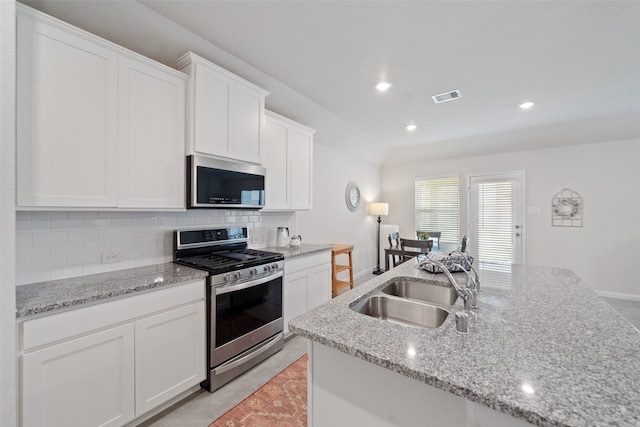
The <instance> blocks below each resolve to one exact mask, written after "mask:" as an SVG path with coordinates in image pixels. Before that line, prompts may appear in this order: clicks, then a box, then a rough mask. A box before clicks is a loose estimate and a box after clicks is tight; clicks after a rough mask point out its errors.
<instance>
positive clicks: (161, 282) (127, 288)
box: [16, 263, 207, 318]
mask: <svg viewBox="0 0 640 427" xmlns="http://www.w3.org/2000/svg"><path fill="white" fill-rule="evenodd" d="M205 277H207V273H206V272H205V271H202V270H196V269H194V268H190V267H185V266H181V265H178V264H174V263H167V264H158V265H150V266H146V267H138V268H130V269H127V270H119V271H113V272H109V273H100V274H92V275H89V276H79V277H70V278H68V279H60V280H51V281H47V282H40V283H31V284H28V285H20V286H17V287H16V317H17V318H23V317H27V316H34V315H38V314H52V313H53V312H55V311H56V310H62V309H70V308H79V306H81V305H83V304H89V303H95V302H103V301H106V300H108V299H113V298H117V297H122V296H125V295H129V294H133V293H136V292H143V291H148V290H152V289H155V288H162V287H169V286H174V285H178V284H180V283H185V282H191V281H194V280H198V279H203V278H205Z"/></svg>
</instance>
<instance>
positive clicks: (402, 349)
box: [289, 261, 640, 427]
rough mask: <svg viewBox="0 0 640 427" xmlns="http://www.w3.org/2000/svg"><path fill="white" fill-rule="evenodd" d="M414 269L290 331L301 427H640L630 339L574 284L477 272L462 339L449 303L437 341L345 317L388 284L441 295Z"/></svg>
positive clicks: (433, 335)
mask: <svg viewBox="0 0 640 427" xmlns="http://www.w3.org/2000/svg"><path fill="white" fill-rule="evenodd" d="M414 265H415V262H414V261H409V262H407V263H405V264H402V265H400V266H399V267H396V268H394V269H392V270H390V271H388V272H386V273H385V274H383V275H380V276H378V277H375V278H374V279H372V280H370V281H368V282H366V283H364V284H362V285H360V286H358V287H356V288H355V289H353V290H351V291H350V292H347V293H345V294H342V295H340V296H339V297H337V298H335V299H333V300H331V301H330V302H328V303H326V304H324V305H322V306H320V307H317V308H315V309H314V310H311V311H309V312H308V313H306V314H304V315H302V316H299V317H297V318H295V319H293V320H292V321H291V322H290V323H289V328H290V330H291V331H293V332H294V333H296V334H298V335H301V336H303V337H306V338H308V339H309V340H310V346H309V348H310V351H309V355H310V362H309V373H310V381H309V421H310V423H309V425H313V426H315V427H321V426H330V425H367V426H400V425H402V426H405V425H433V426H443V425H446V426H523V425H529V424H533V425H539V426H609V425H610V426H614V425H615V426H638V425H640V333H639V332H638V330H636V329H635V328H634V327H633V326H632V325H631V324H629V323H628V322H627V321H626V320H625V319H624V318H623V317H622V316H621V315H620V314H619V313H618V312H617V311H615V310H614V309H613V308H612V307H611V306H610V305H609V304H608V303H606V302H605V301H604V300H602V299H601V298H600V297H598V296H597V295H596V294H595V293H594V292H593V291H592V290H590V289H589V288H588V287H587V286H586V285H585V284H584V283H583V282H582V281H581V280H580V278H578V277H577V276H576V275H575V274H574V273H573V272H571V271H570V270H567V269H560V268H549V267H533V266H522V265H513V266H500V267H499V268H496V267H495V266H494V267H493V268H491V266H484V267H482V268H481V269H480V270H479V274H480V280H481V283H482V292H481V293H480V294H479V296H478V305H479V308H478V309H477V310H475V311H476V313H477V316H476V322H475V326H474V327H473V329H472V331H471V333H469V334H462V333H459V332H457V331H456V328H455V316H454V314H453V311H454V310H460V309H462V301H461V300H460V299H458V301H456V303H455V305H454V306H453V307H454V310H452V313H451V314H450V315H449V316H448V317H447V319H446V320H445V321H444V323H443V324H442V325H441V326H440V327H439V328H436V329H420V328H414V327H408V326H403V325H398V324H394V323H390V322H387V321H383V320H380V319H377V318H373V317H370V316H367V315H363V314H361V313H357V312H355V311H353V310H352V309H351V307H352V306H355V305H358V303H360V302H361V301H362V300H363V299H366V298H368V297H369V296H371V295H373V294H375V293H377V292H379V291H380V290H381V289H382V288H383V287H384V286H385V285H386V284H387V283H388V282H389V281H390V280H392V279H394V278H398V277H408V278H413V279H418V280H425V281H432V282H438V283H439V284H441V285H444V286H448V281H447V279H446V277H445V276H444V275H442V274H431V273H427V272H424V271H421V270H416V269H415V268H414ZM454 276H456V278H457V279H461V277H460V276H462V278H464V275H463V274H461V273H457V274H455V275H454Z"/></svg>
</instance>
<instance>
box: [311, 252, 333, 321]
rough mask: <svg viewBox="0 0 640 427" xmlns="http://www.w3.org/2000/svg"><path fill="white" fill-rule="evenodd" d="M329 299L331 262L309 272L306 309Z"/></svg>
mask: <svg viewBox="0 0 640 427" xmlns="http://www.w3.org/2000/svg"><path fill="white" fill-rule="evenodd" d="M329 300H331V264H330V263H327V264H326V265H322V266H320V267H318V268H315V269H314V270H313V271H311V272H309V281H308V287H307V310H311V309H312V308H315V307H317V306H319V305H322V304H324V303H325V302H327V301H329Z"/></svg>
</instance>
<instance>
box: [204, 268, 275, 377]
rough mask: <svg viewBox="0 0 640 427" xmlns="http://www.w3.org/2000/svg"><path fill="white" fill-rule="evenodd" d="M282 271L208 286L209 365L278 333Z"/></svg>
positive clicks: (216, 364) (218, 363)
mask: <svg viewBox="0 0 640 427" xmlns="http://www.w3.org/2000/svg"><path fill="white" fill-rule="evenodd" d="M282 279H283V274H282V272H281V271H280V272H278V273H276V274H272V275H269V276H267V277H262V278H260V279H257V280H252V281H250V282H246V283H239V284H234V285H229V286H222V287H213V288H210V289H211V294H210V297H211V304H210V309H211V313H210V314H211V317H210V319H211V320H210V322H211V323H210V337H209V339H210V355H209V357H210V360H209V362H210V367H211V368H213V367H215V366H218V365H220V364H221V363H223V362H225V361H227V360H229V359H231V358H232V357H234V356H237V355H238V354H240V353H242V352H243V351H245V350H247V349H249V348H251V347H253V346H255V345H256V344H259V343H260V342H262V341H264V340H266V339H267V338H269V337H272V336H273V335H275V334H277V333H279V332H282V331H283V326H284V320H283V317H282V305H283V299H282V282H283V280H282Z"/></svg>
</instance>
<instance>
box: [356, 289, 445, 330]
mask: <svg viewBox="0 0 640 427" xmlns="http://www.w3.org/2000/svg"><path fill="white" fill-rule="evenodd" d="M352 309H353V310H355V311H357V312H358V313H362V314H366V315H367V316H371V317H376V318H378V319H382V320H386V321H387V322H392V323H397V324H400V325H405V326H413V327H417V328H426V329H434V328H437V327H439V326H441V325H442V323H443V322H444V321H445V320H446V318H447V316H448V315H449V312H448V311H446V310H444V309H442V308H440V307H436V306H433V305H429V304H425V303H422V302H419V301H412V300H408V299H401V298H393V297H389V296H386V295H380V294H376V295H373V296H371V297H369V298H368V299H366V300H365V301H364V302H363V303H362V304H359V305H356V306H354V307H352Z"/></svg>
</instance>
